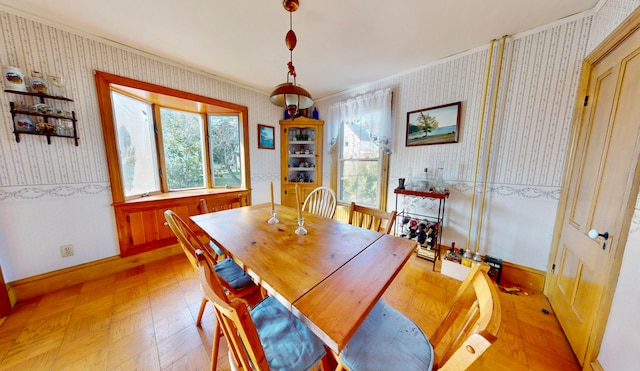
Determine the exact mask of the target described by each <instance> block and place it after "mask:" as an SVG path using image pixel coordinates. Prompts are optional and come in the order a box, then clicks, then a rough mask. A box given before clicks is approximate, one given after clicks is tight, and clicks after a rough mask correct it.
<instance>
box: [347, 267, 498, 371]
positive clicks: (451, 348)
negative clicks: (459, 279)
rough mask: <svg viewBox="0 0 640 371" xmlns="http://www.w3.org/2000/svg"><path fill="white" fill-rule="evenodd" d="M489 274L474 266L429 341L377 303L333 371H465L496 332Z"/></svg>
mask: <svg viewBox="0 0 640 371" xmlns="http://www.w3.org/2000/svg"><path fill="white" fill-rule="evenodd" d="M487 270H488V266H486V265H483V266H482V267H481V266H478V265H475V264H474V265H473V266H472V268H471V271H470V272H469V274H468V275H467V277H466V279H465V280H464V282H463V283H462V285H461V286H460V288H459V289H458V291H457V292H456V295H455V296H454V297H453V300H452V304H451V306H450V307H449V311H448V312H447V313H446V314H445V316H444V317H443V319H442V321H441V322H440V325H439V326H438V328H437V329H436V332H435V333H434V335H433V336H431V338H430V339H429V338H427V336H426V335H425V334H424V332H423V331H422V330H421V329H420V327H418V325H416V324H415V323H414V322H413V321H412V320H410V319H409V318H408V317H407V316H405V315H404V314H402V313H400V312H399V311H398V310H396V309H395V308H393V307H392V306H390V305H388V304H386V303H385V302H384V301H383V300H382V299H380V300H379V301H378V303H377V304H376V305H375V307H374V308H373V309H372V310H371V312H370V313H369V315H368V316H367V318H365V320H364V321H363V323H362V324H361V325H360V327H359V328H358V330H357V331H356V333H355V334H354V335H353V337H352V338H351V340H349V343H348V344H347V346H346V347H345V348H344V350H343V351H342V352H341V353H340V355H339V360H338V363H339V364H338V368H337V370H342V369H345V368H346V369H348V370H351V371H357V370H373V369H376V370H392V369H396V366H397V365H402V366H403V367H402V369H404V370H455V371H457V370H466V369H467V368H468V367H469V366H470V365H471V364H472V363H473V362H475V361H476V360H477V359H478V358H479V357H480V356H481V355H482V354H483V353H484V352H485V351H486V350H487V349H488V348H489V347H490V346H491V344H493V343H494V342H495V341H496V340H497V338H496V334H497V333H498V328H499V327H500V320H501V311H500V299H499V298H498V291H497V290H496V287H495V284H494V283H493V282H491V280H490V279H489V276H488V275H487Z"/></svg>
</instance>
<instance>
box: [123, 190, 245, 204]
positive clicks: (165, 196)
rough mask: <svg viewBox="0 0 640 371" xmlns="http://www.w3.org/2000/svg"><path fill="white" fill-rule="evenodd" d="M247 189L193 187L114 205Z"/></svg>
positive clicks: (222, 193) (221, 193)
mask: <svg viewBox="0 0 640 371" xmlns="http://www.w3.org/2000/svg"><path fill="white" fill-rule="evenodd" d="M246 191H247V190H246V189H242V188H206V189H191V190H188V191H174V192H167V193H160V194H154V195H150V196H144V197H143V196H140V197H136V198H131V199H128V200H126V201H124V202H118V203H114V205H127V204H136V203H145V202H154V201H168V200H177V199H186V198H200V197H203V196H210V195H224V194H233V193H236V192H246Z"/></svg>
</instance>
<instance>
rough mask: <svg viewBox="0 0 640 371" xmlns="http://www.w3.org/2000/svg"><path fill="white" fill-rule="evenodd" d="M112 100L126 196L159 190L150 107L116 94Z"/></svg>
mask: <svg viewBox="0 0 640 371" xmlns="http://www.w3.org/2000/svg"><path fill="white" fill-rule="evenodd" d="M111 99H112V100H113V114H114V118H115V123H116V136H117V138H118V155H119V157H120V171H121V172H122V182H123V186H124V192H125V195H127V196H131V195H136V194H138V195H139V194H144V193H153V192H158V191H160V178H158V172H159V167H158V156H157V152H156V150H155V148H156V139H155V134H154V132H153V112H152V109H151V105H150V104H148V103H146V102H142V101H140V100H137V99H133V98H130V97H128V96H126V95H123V94H119V93H117V92H112V94H111Z"/></svg>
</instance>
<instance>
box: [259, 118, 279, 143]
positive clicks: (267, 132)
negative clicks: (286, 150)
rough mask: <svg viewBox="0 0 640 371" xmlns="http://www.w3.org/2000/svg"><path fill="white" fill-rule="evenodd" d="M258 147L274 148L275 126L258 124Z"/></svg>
mask: <svg viewBox="0 0 640 371" xmlns="http://www.w3.org/2000/svg"><path fill="white" fill-rule="evenodd" d="M258 148H262V149H275V148H276V140H275V128H274V127H273V126H268V125H262V124H258Z"/></svg>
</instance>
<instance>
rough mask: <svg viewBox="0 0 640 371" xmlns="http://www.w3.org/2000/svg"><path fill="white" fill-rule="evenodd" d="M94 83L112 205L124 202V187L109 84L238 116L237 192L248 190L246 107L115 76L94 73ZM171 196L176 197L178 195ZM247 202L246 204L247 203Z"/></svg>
mask: <svg viewBox="0 0 640 371" xmlns="http://www.w3.org/2000/svg"><path fill="white" fill-rule="evenodd" d="M95 82H96V91H97V95H98V107H99V110H100V118H101V124H102V134H103V139H104V146H105V153H106V155H107V167H108V169H109V181H110V185H111V194H112V198H113V203H114V204H118V203H123V202H125V201H126V197H125V195H124V186H123V183H122V174H121V170H120V163H119V158H118V145H117V138H116V133H115V121H114V117H113V108H112V107H113V106H112V101H111V93H110V91H111V85H112V84H114V85H120V86H126V87H130V88H134V89H139V90H146V91H148V92H151V93H156V94H161V95H166V96H171V97H176V98H181V99H186V100H191V101H195V102H201V103H204V104H206V105H212V106H218V107H222V108H225V109H229V110H233V111H237V112H239V113H240V121H241V124H242V136H241V142H240V146H241V148H240V157H241V158H240V161H241V162H242V164H243V165H244V168H243V171H242V173H241V180H242V182H241V186H240V188H243V189H251V177H250V176H249V174H251V168H250V164H249V118H248V117H249V114H248V111H249V110H248V108H247V107H246V106H242V105H239V104H235V103H229V102H225V101H222V100H218V99H214V98H209V97H205V96H202V95H198V94H194V93H189V92H185V91H181V90H177V89H173V88H168V87H165V86H160V85H156V84H152V83H148V82H144V81H139V80H134V79H131V78H128V77H123V76H118V75H114V74H111V73H108V72H102V71H95ZM207 150H208V149H207ZM207 183H208V181H207ZM172 193H179V191H177V192H172ZM248 201H249V204H250V200H248Z"/></svg>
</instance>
